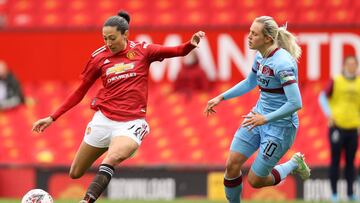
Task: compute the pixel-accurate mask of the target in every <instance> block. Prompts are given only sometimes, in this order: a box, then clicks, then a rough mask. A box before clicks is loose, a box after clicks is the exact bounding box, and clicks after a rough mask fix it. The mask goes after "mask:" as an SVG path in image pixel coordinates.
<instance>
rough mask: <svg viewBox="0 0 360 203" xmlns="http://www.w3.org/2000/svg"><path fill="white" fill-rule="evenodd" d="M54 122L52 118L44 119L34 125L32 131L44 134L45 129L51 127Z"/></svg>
mask: <svg viewBox="0 0 360 203" xmlns="http://www.w3.org/2000/svg"><path fill="white" fill-rule="evenodd" d="M53 122H54V120H53V118H51V116H49V117H46V118H42V119H40V120H38V121H36V122H35V123H34V124H33V127H32V131H34V132H37V133H42V132H44V130H45V128H47V127H49V126H50V125H51V123H53Z"/></svg>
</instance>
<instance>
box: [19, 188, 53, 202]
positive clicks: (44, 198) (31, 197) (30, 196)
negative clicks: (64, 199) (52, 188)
mask: <svg viewBox="0 0 360 203" xmlns="http://www.w3.org/2000/svg"><path fill="white" fill-rule="evenodd" d="M53 202H54V201H53V199H52V197H51V196H50V194H49V193H47V192H45V191H44V190H42V189H32V190H30V191H29V192H27V193H26V194H25V195H24V197H23V198H22V200H21V203H53Z"/></svg>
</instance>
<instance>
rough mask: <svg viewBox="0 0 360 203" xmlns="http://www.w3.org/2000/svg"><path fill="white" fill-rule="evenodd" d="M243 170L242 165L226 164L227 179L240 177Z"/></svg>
mask: <svg viewBox="0 0 360 203" xmlns="http://www.w3.org/2000/svg"><path fill="white" fill-rule="evenodd" d="M240 170H241V165H240V164H237V163H235V162H227V163H226V177H228V178H236V177H238V176H239V174H240Z"/></svg>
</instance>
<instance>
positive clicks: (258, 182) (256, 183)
mask: <svg viewBox="0 0 360 203" xmlns="http://www.w3.org/2000/svg"><path fill="white" fill-rule="evenodd" d="M247 180H248V183H249V184H250V185H251V187H253V188H261V187H262V181H261V180H260V179H258V178H251V177H248V179H247Z"/></svg>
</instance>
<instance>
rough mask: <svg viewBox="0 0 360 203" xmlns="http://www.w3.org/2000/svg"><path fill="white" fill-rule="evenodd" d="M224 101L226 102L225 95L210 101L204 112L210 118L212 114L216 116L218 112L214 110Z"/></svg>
mask: <svg viewBox="0 0 360 203" xmlns="http://www.w3.org/2000/svg"><path fill="white" fill-rule="evenodd" d="M222 100H224V96H223V95H219V96H217V97H215V98H213V99H211V100H209V101H208V103H207V106H206V108H205V110H204V113H205V114H206V116H209V115H211V114H215V113H216V111H215V110H214V107H215V106H216V105H218V104H219V103H220V102H221V101H222Z"/></svg>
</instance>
